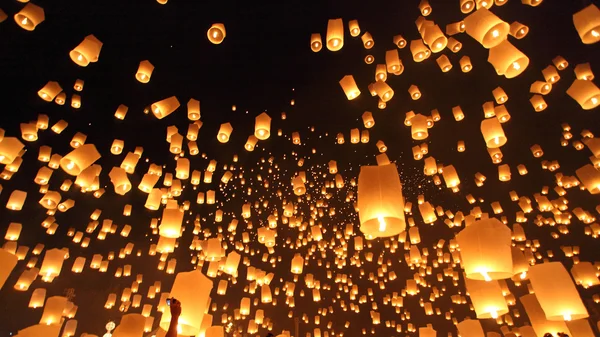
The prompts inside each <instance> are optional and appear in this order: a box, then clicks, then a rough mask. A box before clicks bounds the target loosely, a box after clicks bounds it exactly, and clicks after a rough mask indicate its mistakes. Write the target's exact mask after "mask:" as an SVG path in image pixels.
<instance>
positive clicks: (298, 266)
mask: <svg viewBox="0 0 600 337" xmlns="http://www.w3.org/2000/svg"><path fill="white" fill-rule="evenodd" d="M303 268H304V259H303V258H302V256H301V255H300V254H294V257H293V258H292V265H291V271H292V274H296V275H299V274H302V269H303Z"/></svg>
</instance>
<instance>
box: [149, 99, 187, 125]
mask: <svg viewBox="0 0 600 337" xmlns="http://www.w3.org/2000/svg"><path fill="white" fill-rule="evenodd" d="M179 106H180V104H179V100H178V99H177V97H175V96H171V97H169V98H165V99H163V100H161V101H158V102H155V103H152V105H150V110H152V113H153V114H154V116H155V117H156V118H158V119H163V118H165V117H167V116H168V115H170V114H171V113H173V111H175V110H177V108H179ZM188 114H189V113H188Z"/></svg>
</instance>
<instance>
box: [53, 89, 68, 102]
mask: <svg viewBox="0 0 600 337" xmlns="http://www.w3.org/2000/svg"><path fill="white" fill-rule="evenodd" d="M66 100H67V94H66V93H65V92H64V91H63V92H61V93H60V94H58V95H56V98H55V99H54V102H55V103H56V104H58V105H65V102H66Z"/></svg>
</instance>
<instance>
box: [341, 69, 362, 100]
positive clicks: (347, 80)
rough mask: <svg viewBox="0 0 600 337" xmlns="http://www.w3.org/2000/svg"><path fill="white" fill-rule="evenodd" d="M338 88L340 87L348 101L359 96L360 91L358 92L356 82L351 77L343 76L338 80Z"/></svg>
mask: <svg viewBox="0 0 600 337" xmlns="http://www.w3.org/2000/svg"><path fill="white" fill-rule="evenodd" d="M340 86H341V87H342V90H344V93H345V94H346V97H347V98H348V100H349V101H351V100H353V99H355V98H356V97H358V96H359V95H360V90H358V86H357V85H356V82H355V81H354V77H353V76H352V75H346V76H344V77H343V78H342V79H341V80H340Z"/></svg>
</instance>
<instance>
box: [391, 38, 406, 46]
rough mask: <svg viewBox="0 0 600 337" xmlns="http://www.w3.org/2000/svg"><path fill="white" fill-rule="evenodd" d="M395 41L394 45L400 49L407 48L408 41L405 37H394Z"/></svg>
mask: <svg viewBox="0 0 600 337" xmlns="http://www.w3.org/2000/svg"><path fill="white" fill-rule="evenodd" d="M393 41H394V44H395V45H396V46H397V47H398V48H400V49H402V48H404V47H406V39H404V37H403V36H402V35H396V36H394V38H393Z"/></svg>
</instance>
